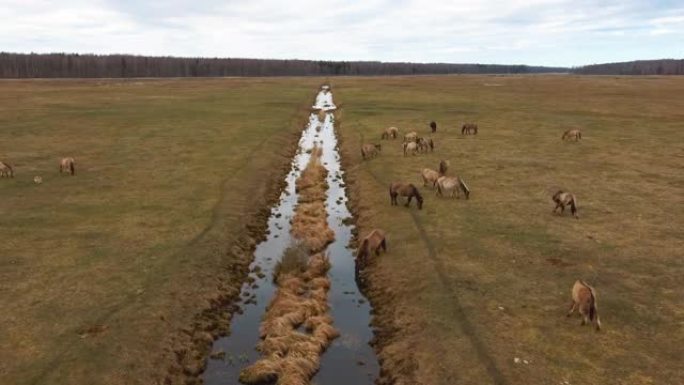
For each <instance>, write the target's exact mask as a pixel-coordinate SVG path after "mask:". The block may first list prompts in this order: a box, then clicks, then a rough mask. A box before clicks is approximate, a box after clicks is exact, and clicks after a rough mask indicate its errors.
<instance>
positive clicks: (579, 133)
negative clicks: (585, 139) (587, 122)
mask: <svg viewBox="0 0 684 385" xmlns="http://www.w3.org/2000/svg"><path fill="white" fill-rule="evenodd" d="M577 137H578V138H580V139H582V131H579V132H578V133H577Z"/></svg>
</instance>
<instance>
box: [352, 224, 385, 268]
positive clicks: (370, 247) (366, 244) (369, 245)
mask: <svg viewBox="0 0 684 385" xmlns="http://www.w3.org/2000/svg"><path fill="white" fill-rule="evenodd" d="M380 249H382V250H383V251H384V252H385V253H386V252H387V240H386V239H385V232H384V231H382V230H380V229H373V231H371V232H370V233H368V235H366V237H365V238H363V241H361V246H359V251H358V252H357V253H356V261H357V262H366V258H368V256H369V255H370V253H371V251H372V252H374V253H375V255H380Z"/></svg>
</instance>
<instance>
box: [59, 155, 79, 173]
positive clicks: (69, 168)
mask: <svg viewBox="0 0 684 385" xmlns="http://www.w3.org/2000/svg"><path fill="white" fill-rule="evenodd" d="M75 164H76V162H74V158H71V157H68V158H62V160H61V161H60V162H59V173H60V174H61V173H63V172H69V173H70V174H71V175H76V168H75Z"/></svg>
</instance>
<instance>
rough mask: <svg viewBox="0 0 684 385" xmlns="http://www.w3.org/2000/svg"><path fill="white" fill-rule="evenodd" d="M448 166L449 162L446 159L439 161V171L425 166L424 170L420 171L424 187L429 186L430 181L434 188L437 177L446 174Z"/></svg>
mask: <svg viewBox="0 0 684 385" xmlns="http://www.w3.org/2000/svg"><path fill="white" fill-rule="evenodd" d="M447 168H448V163H447V162H446V161H444V160H442V161H440V162H439V171H435V170H432V169H429V168H424V169H423V171H421V172H420V174H421V176H422V177H423V187H425V186H427V185H428V183H430V185H432V188H435V183H437V179H439V177H441V176H444V174H446V171H447Z"/></svg>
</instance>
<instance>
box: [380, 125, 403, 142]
mask: <svg viewBox="0 0 684 385" xmlns="http://www.w3.org/2000/svg"><path fill="white" fill-rule="evenodd" d="M397 136H399V129H398V128H396V127H387V128H385V130H384V131H383V132H382V135H380V139H389V138H392V139H396V138H397Z"/></svg>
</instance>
